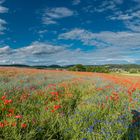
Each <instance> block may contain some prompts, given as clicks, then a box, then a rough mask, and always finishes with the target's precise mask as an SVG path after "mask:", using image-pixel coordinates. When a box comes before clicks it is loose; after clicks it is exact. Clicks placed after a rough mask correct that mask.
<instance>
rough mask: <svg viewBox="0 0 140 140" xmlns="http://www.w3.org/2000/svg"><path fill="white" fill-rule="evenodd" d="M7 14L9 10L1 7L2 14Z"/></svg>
mask: <svg viewBox="0 0 140 140" xmlns="http://www.w3.org/2000/svg"><path fill="white" fill-rule="evenodd" d="M7 12H8V8H6V7H3V6H1V5H0V13H7Z"/></svg>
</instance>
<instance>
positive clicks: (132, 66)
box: [0, 64, 140, 73]
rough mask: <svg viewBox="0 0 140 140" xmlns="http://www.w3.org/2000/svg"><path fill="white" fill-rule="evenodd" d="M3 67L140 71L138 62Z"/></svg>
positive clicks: (13, 65) (14, 65)
mask: <svg viewBox="0 0 140 140" xmlns="http://www.w3.org/2000/svg"><path fill="white" fill-rule="evenodd" d="M0 66H1V67H19V68H36V69H67V70H71V71H90V72H107V73H108V72H122V71H126V72H130V73H139V72H140V65H137V64H105V65H82V64H77V65H65V66H60V65H48V66H46V65H34V66H29V65H22V64H12V65H0Z"/></svg>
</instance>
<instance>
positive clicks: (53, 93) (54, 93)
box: [50, 92, 58, 96]
mask: <svg viewBox="0 0 140 140" xmlns="http://www.w3.org/2000/svg"><path fill="white" fill-rule="evenodd" d="M50 94H51V95H53V96H58V92H51V93H50Z"/></svg>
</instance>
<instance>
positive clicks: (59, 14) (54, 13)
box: [42, 7, 74, 25]
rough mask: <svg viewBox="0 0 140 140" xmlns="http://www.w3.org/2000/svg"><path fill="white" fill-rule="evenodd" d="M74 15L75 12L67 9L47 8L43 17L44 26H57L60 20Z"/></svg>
mask: <svg viewBox="0 0 140 140" xmlns="http://www.w3.org/2000/svg"><path fill="white" fill-rule="evenodd" d="M72 15H74V12H73V11H72V10H70V9H68V8H66V7H57V8H47V9H45V12H44V14H43V17H42V21H43V23H44V24H46V25H49V24H56V23H57V21H56V20H58V19H61V18H66V17H69V16H72Z"/></svg>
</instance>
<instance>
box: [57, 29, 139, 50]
mask: <svg viewBox="0 0 140 140" xmlns="http://www.w3.org/2000/svg"><path fill="white" fill-rule="evenodd" d="M58 38H59V39H71V40H79V41H81V42H82V43H83V44H84V45H91V46H97V47H98V46H99V47H104V46H108V47H109V46H115V47H117V46H119V47H125V48H128V47H129V48H131V47H132V46H133V47H135V46H138V47H140V33H135V32H125V31H124V32H111V31H103V32H99V33H93V32H90V31H88V30H84V29H78V28H76V29H73V30H71V31H69V32H66V33H63V34H60V35H59V37H58Z"/></svg>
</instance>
